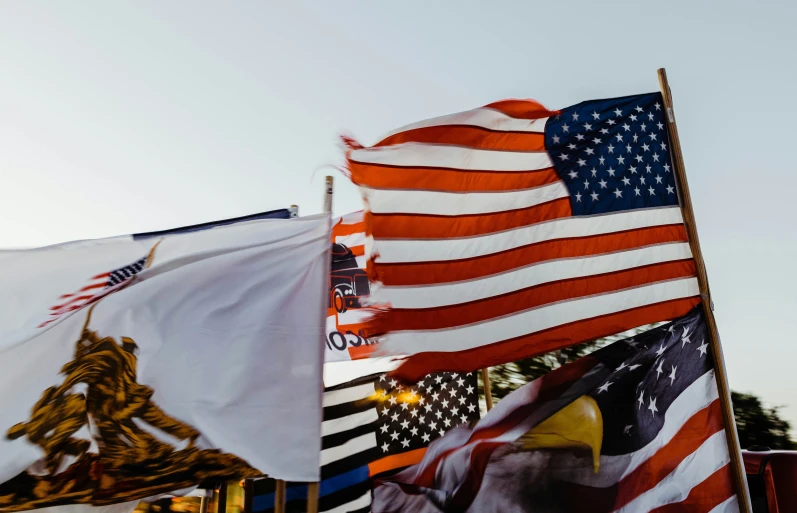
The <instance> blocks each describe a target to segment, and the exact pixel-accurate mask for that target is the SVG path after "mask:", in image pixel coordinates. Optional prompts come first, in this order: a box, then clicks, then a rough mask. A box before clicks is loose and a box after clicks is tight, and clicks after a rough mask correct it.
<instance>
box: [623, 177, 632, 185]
mask: <svg viewBox="0 0 797 513" xmlns="http://www.w3.org/2000/svg"><path fill="white" fill-rule="evenodd" d="M623 185H631V180H630V179H629V178H628V177H624V178H623Z"/></svg>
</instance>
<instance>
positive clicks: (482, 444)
mask: <svg viewBox="0 0 797 513" xmlns="http://www.w3.org/2000/svg"><path fill="white" fill-rule="evenodd" d="M707 339H708V333H707V328H706V323H705V321H704V317H703V314H702V310H701V309H700V308H697V309H695V310H694V311H693V312H691V313H690V314H688V315H687V316H686V317H683V318H680V319H678V320H676V321H674V322H672V323H670V324H667V325H663V326H661V327H659V328H656V329H653V330H650V331H648V332H645V333H643V334H641V335H638V336H636V337H634V338H630V339H626V340H621V341H619V342H615V343H614V344H612V345H610V346H607V347H605V348H603V349H601V350H599V351H597V352H595V353H593V354H591V355H589V356H587V357H584V358H582V359H580V360H577V361H576V362H573V363H572V364H569V365H565V366H564V367H562V368H560V369H557V370H555V371H553V372H551V373H550V374H548V375H546V376H544V377H542V378H540V379H537V380H535V381H533V382H532V383H529V384H528V385H526V386H524V387H522V388H520V389H518V390H517V391H515V392H513V393H512V394H510V395H509V396H507V397H506V398H504V399H503V400H501V402H499V403H498V405H497V406H496V408H494V409H493V410H492V411H491V412H490V413H489V414H488V415H487V416H486V417H485V418H484V419H482V420H481V421H480V422H479V423H478V424H476V425H475V426H474V427H473V428H460V429H458V430H455V431H452V432H451V433H448V434H446V436H444V437H443V438H441V439H440V440H439V441H437V442H436V443H434V444H432V446H431V447H430V448H429V449H428V451H427V453H426V455H425V457H424V460H423V461H422V462H421V463H420V464H419V465H416V466H414V467H411V468H409V469H407V470H405V471H404V472H402V473H400V474H398V475H396V476H394V477H392V478H390V479H388V480H387V481H386V483H385V484H384V485H383V486H378V487H377V488H376V489H375V492H374V493H375V500H374V508H373V511H375V512H387V511H390V512H399V511H401V512H404V511H406V512H410V511H412V512H413V513H420V512H426V511H472V512H474V513H475V512H479V513H484V512H492V511H561V512H582V511H583V512H585V513H586V512H589V513H608V512H623V513H632V512H633V513H638V512H639V513H644V512H649V511H655V512H657V513H665V512H676V511H690V512H698V511H699V512H713V513H730V512H737V511H738V503H737V499H736V495H735V492H734V487H733V476H732V470H731V467H730V458H729V451H728V445H727V442H726V434H725V427H724V422H723V416H722V412H721V409H720V400H719V393H718V390H717V384H716V381H715V376H714V370H713V364H712V355H711V351H710V350H709V346H708V342H707ZM584 398H588V399H587V400H588V401H590V402H592V404H594V405H595V408H596V409H597V410H598V411H599V415H595V416H594V417H592V421H591V422H590V421H589V420H588V416H585V415H582V416H581V421H580V422H577V423H575V424H576V425H574V423H573V422H572V420H573V418H575V417H573V418H570V419H569V422H560V423H558V424H556V423H554V424H548V426H547V427H545V429H544V430H542V433H543V436H551V437H555V436H556V435H557V434H558V432H557V429H564V430H567V431H568V433H570V435H569V436H568V435H567V433H565V434H564V436H563V438H561V440H564V441H567V440H568V439H569V440H573V439H574V438H575V439H578V438H577V437H578V436H581V440H585V439H588V438H589V436H584V433H583V431H589V430H594V431H596V434H597V436H598V438H597V440H599V442H600V443H599V444H597V445H598V450H599V451H600V452H599V464H598V465H597V468H596V466H595V461H594V459H593V456H592V455H591V454H590V450H589V449H587V448H584V449H579V448H578V446H577V445H573V444H572V443H571V444H569V445H564V444H558V445H556V444H555V447H557V448H553V449H550V448H546V446H545V445H540V444H539V443H537V444H536V445H535V444H534V442H535V439H534V438H533V437H531V438H528V435H529V434H530V433H531V434H533V433H535V431H534V429H535V428H536V427H537V426H542V425H543V422H545V421H546V420H547V419H551V418H555V416H556V415H558V414H560V412H563V411H564V408H565V407H567V406H569V405H572V404H573V403H574V402H575V401H576V400H582V401H583V400H585V399H584ZM585 425H586V426H589V427H588V428H587V429H586V430H585V429H584V426H585ZM556 426H558V427H556ZM579 429H581V430H582V433H581V434H580V435H579V434H578V433H577V430H579ZM574 433H575V436H574V435H573V434H574ZM587 434H589V433H587ZM554 439H555V438H554ZM528 440H530V441H531V442H532V444H531V445H530V446H529V445H528ZM549 440H550V439H549ZM538 441H539V439H537V440H536V442H538ZM547 447H550V445H549V446H547ZM524 501H528V502H529V503H534V504H536V505H535V506H534V507H531V508H529V509H526V508H524V507H523V506H524V504H525V502H524ZM429 502H434V503H436V504H437V506H435V507H429V508H427V504H428V503H429ZM444 506H445V507H444Z"/></svg>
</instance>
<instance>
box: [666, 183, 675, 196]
mask: <svg viewBox="0 0 797 513" xmlns="http://www.w3.org/2000/svg"><path fill="white" fill-rule="evenodd" d="M667 194H675V189H673V187H672V185H668V186H667Z"/></svg>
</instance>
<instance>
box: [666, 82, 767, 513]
mask: <svg viewBox="0 0 797 513" xmlns="http://www.w3.org/2000/svg"><path fill="white" fill-rule="evenodd" d="M658 75H659V86H660V87H661V95H662V96H663V97H664V108H665V110H666V113H665V114H666V116H667V131H668V133H669V135H670V155H672V161H673V168H674V171H675V177H676V186H677V187H678V198H679V199H680V203H681V212H682V213H683V218H684V224H685V225H686V232H687V234H688V235H689V246H690V248H691V250H692V256H693V257H694V259H695V266H696V268H697V281H698V285H699V287H700V295H701V297H702V305H703V312H704V313H705V317H706V322H707V324H708V331H709V344H710V346H711V352H712V354H713V356H714V370H715V373H716V377H717V387H718V388H719V399H720V406H721V407H722V415H723V417H724V419H725V434H726V438H727V441H728V452H730V458H731V467H732V468H733V476H734V484H735V488H736V493H737V496H738V498H739V507H740V508H741V510H742V511H744V512H746V513H751V511H752V510H751V507H750V495H749V491H748V489H747V477H746V476H745V472H744V462H743V461H742V453H741V449H740V447H739V436H738V434H737V432H736V420H735V419H734V416H733V404H732V403H731V394H730V387H729V386H728V375H727V373H726V371H725V359H724V357H723V355H722V346H721V345H720V337H719V331H718V330H717V321H716V320H715V319H714V312H713V310H714V303H713V302H712V300H711V291H710V290H709V286H708V275H707V274H706V264H705V262H704V261H703V253H702V251H701V250H700V239H699V238H698V235H697V225H696V224H695V213H694V210H693V209H692V198H691V196H690V194H689V184H688V183H687V181H686V169H685V167H684V157H683V153H682V152H681V141H680V140H679V139H678V126H677V125H676V124H675V114H674V112H673V105H672V91H671V90H670V84H669V82H667V72H666V71H665V70H664V68H660V69H659V71H658Z"/></svg>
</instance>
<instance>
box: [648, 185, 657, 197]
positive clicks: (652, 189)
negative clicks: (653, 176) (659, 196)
mask: <svg viewBox="0 0 797 513" xmlns="http://www.w3.org/2000/svg"><path fill="white" fill-rule="evenodd" d="M648 192H649V193H650V195H651V196H655V195H656V190H655V189H654V188H653V187H648Z"/></svg>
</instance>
